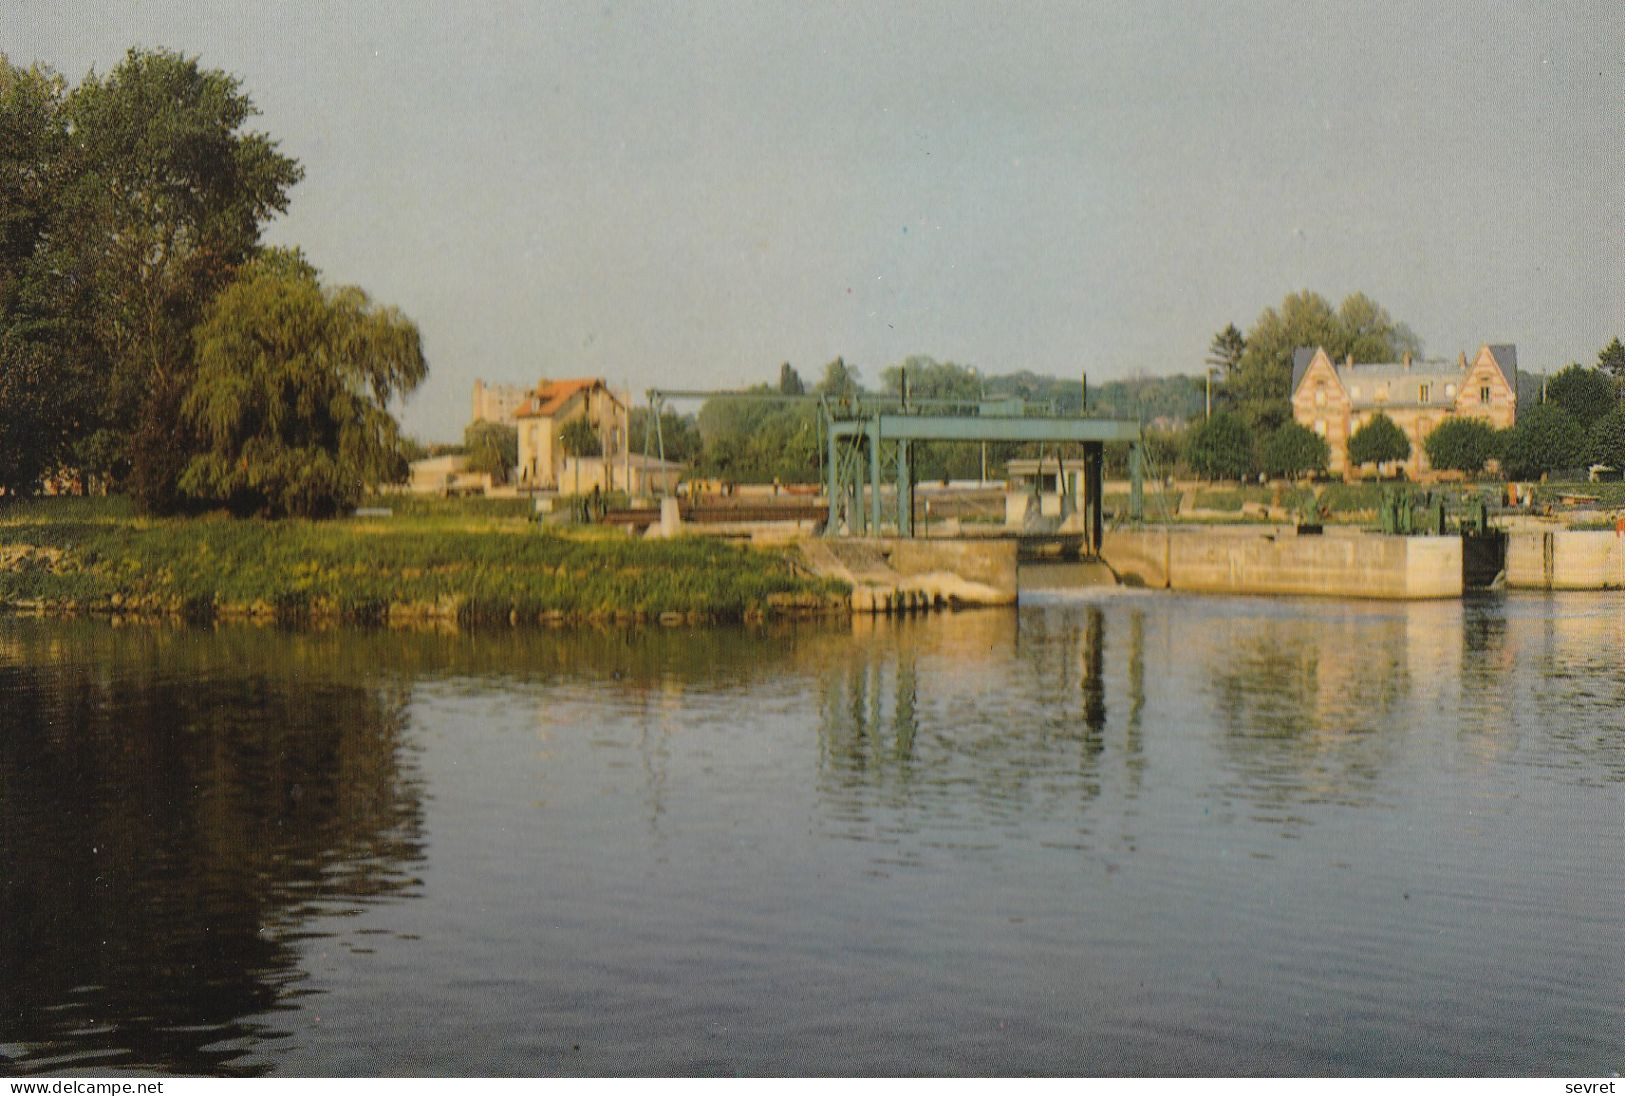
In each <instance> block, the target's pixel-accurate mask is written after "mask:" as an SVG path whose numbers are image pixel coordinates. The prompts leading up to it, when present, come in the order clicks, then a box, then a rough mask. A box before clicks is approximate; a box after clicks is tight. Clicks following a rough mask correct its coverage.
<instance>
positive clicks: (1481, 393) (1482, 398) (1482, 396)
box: [1478, 384, 1490, 403]
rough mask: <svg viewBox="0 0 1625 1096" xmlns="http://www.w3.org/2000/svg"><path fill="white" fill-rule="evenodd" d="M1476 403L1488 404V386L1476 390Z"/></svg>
mask: <svg viewBox="0 0 1625 1096" xmlns="http://www.w3.org/2000/svg"><path fill="white" fill-rule="evenodd" d="M1478 402H1479V403H1489V402H1490V386H1489V385H1487V384H1486V385H1485V386H1484V387H1482V388H1480V389H1479V390H1478Z"/></svg>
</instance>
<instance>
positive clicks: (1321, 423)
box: [1315, 419, 1326, 438]
mask: <svg viewBox="0 0 1625 1096" xmlns="http://www.w3.org/2000/svg"><path fill="white" fill-rule="evenodd" d="M1315 433H1317V434H1319V435H1320V436H1321V437H1323V438H1324V437H1325V436H1326V420H1325V419H1316V420H1315Z"/></svg>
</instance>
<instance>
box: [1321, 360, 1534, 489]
mask: <svg viewBox="0 0 1625 1096" xmlns="http://www.w3.org/2000/svg"><path fill="white" fill-rule="evenodd" d="M1378 412H1381V413H1383V414H1385V415H1387V416H1388V417H1389V418H1390V419H1392V420H1393V421H1394V424H1395V425H1397V426H1398V427H1399V428H1400V429H1401V430H1403V431H1404V432H1405V436H1406V438H1408V439H1409V440H1410V443H1411V456H1410V459H1409V460H1407V461H1405V462H1404V464H1403V467H1404V469H1405V474H1406V475H1407V476H1410V477H1412V478H1416V477H1418V476H1424V475H1426V474H1428V472H1429V467H1428V460H1427V452H1426V450H1425V449H1424V448H1423V445H1422V443H1423V441H1424V440H1425V439H1426V438H1427V436H1428V435H1429V434H1431V433H1432V432H1433V428H1434V427H1435V426H1438V425H1439V423H1441V422H1443V421H1444V420H1445V419H1447V418H1450V417H1452V416H1467V417H1471V418H1477V419H1483V420H1484V421H1485V422H1487V423H1489V424H1490V425H1491V426H1493V427H1495V428H1496V429H1498V430H1499V429H1505V428H1506V427H1509V426H1511V425H1512V424H1513V421H1514V420H1515V419H1516V418H1517V412H1518V350H1517V347H1515V346H1512V345H1509V344H1503V345H1496V346H1490V345H1485V346H1483V347H1480V348H1479V351H1478V354H1477V356H1476V357H1474V358H1473V359H1472V361H1471V362H1469V361H1468V359H1467V355H1466V354H1465V353H1463V354H1461V355H1460V357H1458V359H1457V360H1456V361H1455V362H1449V361H1417V362H1413V361H1412V360H1411V357H1410V355H1409V354H1407V355H1406V356H1405V358H1404V360H1403V361H1399V362H1382V363H1372V364H1360V365H1356V364H1355V363H1354V361H1353V359H1352V358H1350V359H1346V360H1344V361H1343V362H1340V363H1333V361H1332V360H1331V358H1330V357H1329V356H1328V355H1327V353H1326V351H1325V350H1324V349H1322V348H1320V347H1307V346H1303V347H1299V348H1298V349H1297V350H1295V351H1294V352H1293V354H1292V418H1293V420H1294V421H1295V422H1298V423H1300V424H1301V425H1303V426H1306V427H1308V428H1309V429H1311V430H1313V431H1314V432H1315V433H1317V434H1319V435H1320V436H1321V437H1323V438H1325V439H1326V445H1327V447H1328V448H1330V449H1331V452H1332V459H1331V471H1332V472H1333V473H1334V474H1338V475H1343V476H1352V475H1353V474H1355V473H1356V472H1358V471H1359V469H1357V468H1350V467H1349V461H1348V443H1349V438H1350V437H1352V436H1353V434H1354V432H1355V431H1356V430H1358V429H1359V428H1360V427H1361V426H1363V425H1364V424H1365V423H1366V422H1368V421H1370V419H1371V417H1372V416H1373V415H1375V414H1377V413H1378Z"/></svg>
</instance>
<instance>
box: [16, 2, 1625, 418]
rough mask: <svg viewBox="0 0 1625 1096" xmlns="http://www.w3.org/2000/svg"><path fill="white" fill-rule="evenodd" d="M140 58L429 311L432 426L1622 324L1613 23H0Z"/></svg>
mask: <svg viewBox="0 0 1625 1096" xmlns="http://www.w3.org/2000/svg"><path fill="white" fill-rule="evenodd" d="M132 46H142V47H158V46H162V47H167V48H170V49H176V50H180V51H182V52H185V53H187V54H189V55H196V56H198V57H199V58H200V59H201V60H202V62H203V64H204V65H205V66H207V67H211V68H220V69H224V70H226V71H227V72H230V73H232V74H234V75H235V76H237V77H238V78H239V79H240V80H241V82H242V85H243V87H244V89H245V90H246V92H247V93H248V94H249V96H250V97H251V98H252V99H253V101H254V103H255V104H256V106H257V107H258V108H259V110H260V115H259V117H258V118H256V119H255V120H254V122H253V128H255V129H259V130H262V131H264V132H266V133H269V134H271V135H272V136H273V137H275V138H276V139H277V140H278V141H279V142H280V144H281V148H282V150H283V151H284V152H285V153H287V154H289V155H291V156H293V157H294V158H296V159H297V160H299V161H300V162H301V164H303V165H304V168H305V178H304V180H303V181H302V182H301V183H300V184H299V185H298V186H297V187H295V188H294V190H293V193H292V202H291V207H290V209H289V211H288V213H287V214H285V215H284V216H282V217H280V218H278V219H277V220H276V221H275V222H274V223H273V224H272V225H271V226H270V228H269V229H268V231H267V239H268V241H269V242H272V243H277V244H297V245H298V246H299V247H301V248H303V249H304V251H305V253H306V254H307V256H309V258H310V259H311V260H312V261H313V262H314V263H315V264H316V266H317V267H319V268H320V269H321V270H322V272H323V276H324V278H325V279H326V280H327V281H329V282H330V283H334V284H354V285H360V286H362V287H363V288H364V289H366V290H367V291H368V292H369V293H370V294H371V295H372V296H373V297H374V298H375V299H377V300H379V301H381V302H384V303H388V304H392V305H395V306H397V307H399V308H401V309H402V310H403V311H404V312H406V314H407V315H409V316H410V317H411V318H412V319H413V320H415V321H416V322H417V324H418V326H419V328H420V329H421V331H422V334H423V339H424V347H425V353H426V355H427V357H428V360H429V367H430V375H429V379H428V381H427V382H425V384H424V385H423V387H422V388H421V389H419V390H418V392H416V393H415V394H414V395H413V396H412V397H411V398H410V400H409V401H408V402H407V403H406V405H405V407H404V408H403V412H402V418H403V422H404V424H405V426H406V428H407V429H408V431H409V432H412V433H415V434H416V435H417V436H419V437H420V438H422V439H424V440H452V439H456V438H459V437H460V436H461V433H462V429H463V427H464V425H465V424H466V423H467V421H468V419H469V417H470V396H471V389H472V385H473V382H474V380H475V378H483V379H485V380H486V381H488V382H505V383H525V384H534V383H536V382H537V381H538V380H540V379H542V378H544V377H554V378H557V377H573V376H602V377H605V378H606V379H608V380H609V381H610V382H611V383H612V384H614V385H615V386H617V387H619V386H622V385H629V386H630V387H631V388H632V389H633V390H634V391H636V392H638V393H642V392H643V391H644V390H645V389H647V388H649V387H651V386H661V387H668V388H672V387H684V388H727V387H738V386H741V385H745V384H752V383H757V382H761V381H773V380H776V378H777V376H778V371H779V363H781V362H784V361H789V362H791V363H792V364H793V365H794V366H795V367H796V368H797V369H798V370H799V371H800V372H801V374H802V375H803V376H804V377H806V378H807V379H808V380H809V382H810V381H813V380H816V378H817V377H818V376H820V375H821V374H822V372H823V367H824V365H825V363H827V362H828V361H830V360H831V359H833V358H835V357H836V356H837V355H842V356H844V357H845V358H846V360H847V362H848V363H849V364H853V365H855V366H856V367H857V368H858V370H859V372H860V374H861V376H862V377H863V378H864V379H865V380H868V381H875V380H878V378H879V376H880V373H881V371H882V370H883V369H884V368H885V367H886V366H888V365H891V364H894V363H896V362H898V361H900V360H901V359H903V358H904V357H906V356H908V355H911V354H927V355H930V356H932V357H935V358H937V359H938V360H945V361H946V360H951V361H956V362H959V363H961V364H964V365H970V366H975V367H977V368H979V369H981V370H982V371H983V372H984V373H989V374H998V373H1007V372H1013V371H1016V370H1020V369H1030V370H1033V371H1035V372H1038V373H1048V374H1051V375H1054V376H1061V377H1074V376H1078V375H1080V374H1081V373H1082V372H1084V371H1087V372H1088V375H1089V377H1090V380H1091V381H1096V382H1098V381H1104V380H1111V379H1115V378H1120V377H1130V376H1139V375H1161V374H1170V373H1199V372H1200V371H1201V369H1202V359H1203V357H1204V356H1205V355H1206V352H1207V347H1208V344H1209V342H1210V340H1211V339H1212V337H1213V335H1214V333H1215V332H1217V331H1218V330H1219V329H1220V328H1222V327H1224V325H1225V324H1227V323H1232V322H1233V323H1235V324H1236V325H1237V326H1239V327H1241V328H1242V329H1244V330H1245V329H1246V328H1247V327H1248V326H1249V325H1250V324H1251V323H1252V321H1253V320H1254V319H1256V317H1257V316H1258V314H1259V313H1260V312H1261V311H1262V310H1263V309H1264V308H1265V307H1267V306H1270V305H1275V304H1278V303H1279V302H1280V300H1281V299H1282V297H1284V296H1285V295H1286V294H1288V293H1290V292H1294V291H1297V290H1300V289H1313V290H1315V291H1317V292H1319V293H1321V294H1323V295H1325V296H1326V297H1328V298H1329V299H1331V300H1332V301H1333V303H1336V302H1337V301H1339V300H1341V298H1342V297H1343V296H1345V295H1347V294H1349V293H1351V292H1355V291H1361V292H1365V293H1367V294H1368V295H1370V296H1371V297H1373V298H1375V299H1376V300H1377V301H1379V302H1380V303H1382V304H1383V305H1384V306H1386V307H1387V308H1388V310H1389V311H1390V312H1391V313H1392V314H1393V316H1394V317H1395V318H1396V319H1398V320H1401V321H1403V322H1405V323H1407V324H1408V325H1409V326H1410V327H1411V328H1412V329H1413V330H1414V331H1415V332H1416V333H1417V334H1418V335H1419V336H1420V337H1421V339H1422V341H1423V343H1424V346H1425V350H1426V352H1427V353H1428V355H1430V356H1436V357H1451V358H1453V357H1455V356H1456V353H1457V352H1458V351H1461V350H1466V351H1468V352H1469V354H1471V352H1472V351H1473V350H1475V349H1476V348H1477V347H1478V346H1479V345H1480V344H1482V343H1504V342H1510V343H1515V344H1516V345H1517V347H1518V358H1519V365H1520V367H1521V368H1523V369H1526V370H1537V371H1539V370H1545V369H1550V368H1557V367H1561V366H1562V365H1564V364H1566V363H1567V362H1569V361H1571V360H1580V361H1583V362H1587V363H1590V362H1593V361H1594V360H1595V356H1596V353H1597V350H1598V348H1600V347H1601V346H1602V345H1603V344H1604V343H1606V342H1607V341H1608V339H1610V338H1612V337H1613V336H1615V335H1625V266H1622V263H1621V254H1622V247H1625V109H1622V108H1625V8H1616V6H1615V5H1613V4H1612V3H1596V4H1589V5H1583V4H1564V3H1552V4H1547V3H1529V4H1517V3H1510V2H1503V3H1469V2H1461V0H1438V2H1433V3H1416V4H1398V3H1380V4H1365V3H1358V2H1346V0H1345V2H1339V3H1307V2H1286V0H1256V2H1226V3H1218V2H1196V0H1192V2H1189V3H1181V4H1173V3H1158V2H1150V3H1135V4H1128V3H1111V4H1091V3H1085V2H1082V0H1073V2H1067V3H1054V4H1051V3H1045V2H1041V0H1024V2H1022V3H1018V4H1008V3H994V2H993V0H982V2H955V0H941V2H933V3H913V2H907V0H890V2H875V3H807V2H803V0H748V2H747V0H738V2H733V3H703V4H695V3H682V2H664V3H653V2H650V3H638V4H628V3H619V2H606V0H599V2H597V3H569V2H556V3H545V4H544V3H495V2H493V3H480V4H466V3H452V2H451V0H420V2H403V0H389V2H377V3H359V2H331V3H317V2H316V0H306V2H300V3H278V2H275V0H252V2H246V0H245V2H237V0H230V2H227V0H218V2H202V3H200V2H186V3H179V2H174V3H152V2H147V0H120V2H101V3H91V2H79V3H74V2H62V0H49V2H47V0H0V52H3V53H5V54H6V55H7V56H8V57H9V58H10V59H11V61H12V62H13V63H15V64H28V63H30V62H33V61H39V62H42V63H45V64H48V65H50V66H51V67H53V68H55V69H56V70H57V71H59V72H61V73H62V74H63V75H65V76H66V77H68V78H69V79H70V80H71V81H77V80H78V79H80V78H81V77H83V76H84V74H85V73H86V72H87V71H89V70H90V69H91V68H93V67H94V68H95V69H96V70H97V71H99V72H105V71H107V70H108V69H110V68H111V67H113V66H114V65H115V64H117V62H118V60H119V59H120V58H121V57H122V56H123V55H124V52H125V51H126V50H127V49H128V48H130V47H132Z"/></svg>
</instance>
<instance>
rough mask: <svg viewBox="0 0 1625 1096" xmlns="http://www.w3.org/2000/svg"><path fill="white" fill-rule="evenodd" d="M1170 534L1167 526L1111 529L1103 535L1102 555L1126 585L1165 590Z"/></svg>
mask: <svg viewBox="0 0 1625 1096" xmlns="http://www.w3.org/2000/svg"><path fill="white" fill-rule="evenodd" d="M1168 537H1169V533H1168V530H1166V529H1108V530H1106V532H1105V534H1104V535H1103V536H1102V537H1101V539H1100V558H1101V559H1103V560H1105V561H1106V562H1107V563H1108V564H1110V565H1111V569H1112V571H1113V573H1115V574H1116V575H1117V579H1118V581H1119V582H1121V583H1123V584H1124V585H1125V586H1149V587H1151V588H1153V589H1157V590H1165V589H1167V588H1168Z"/></svg>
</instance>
